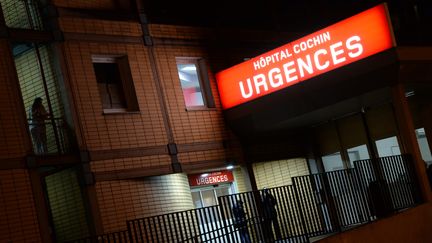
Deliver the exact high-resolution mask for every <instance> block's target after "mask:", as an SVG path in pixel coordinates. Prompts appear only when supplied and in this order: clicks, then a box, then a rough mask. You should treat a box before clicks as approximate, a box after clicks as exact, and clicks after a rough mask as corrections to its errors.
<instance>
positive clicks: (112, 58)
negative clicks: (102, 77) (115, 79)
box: [91, 54, 140, 114]
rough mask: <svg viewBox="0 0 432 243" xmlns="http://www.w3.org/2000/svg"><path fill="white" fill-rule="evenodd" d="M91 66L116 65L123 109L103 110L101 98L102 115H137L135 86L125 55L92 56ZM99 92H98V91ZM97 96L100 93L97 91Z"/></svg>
mask: <svg viewBox="0 0 432 243" xmlns="http://www.w3.org/2000/svg"><path fill="white" fill-rule="evenodd" d="M91 59H92V66H93V64H94V63H114V64H116V65H117V68H118V71H119V77H120V80H119V81H120V83H119V84H118V85H121V88H122V90H121V91H122V93H123V94H122V95H123V98H124V101H125V107H121V108H103V100H102V97H101V103H102V109H103V114H119V113H139V112H140V109H139V105H138V98H137V96H136V91H135V85H134V81H133V78H132V72H131V69H130V65H129V60H128V56H127V55H125V54H124V55H123V54H114V55H113V54H92V55H91ZM93 72H94V75H95V79H96V83H97V84H98V83H99V82H98V80H97V75H96V71H95V69H94V67H93ZM98 91H99V90H98ZM99 96H101V93H100V91H99Z"/></svg>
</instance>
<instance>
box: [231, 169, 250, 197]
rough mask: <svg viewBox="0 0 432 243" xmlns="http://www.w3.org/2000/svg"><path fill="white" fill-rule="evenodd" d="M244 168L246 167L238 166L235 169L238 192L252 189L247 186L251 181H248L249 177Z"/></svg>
mask: <svg viewBox="0 0 432 243" xmlns="http://www.w3.org/2000/svg"><path fill="white" fill-rule="evenodd" d="M243 169H244V168H236V169H235V170H233V175H234V180H235V182H236V183H237V190H238V192H247V191H250V190H251V189H250V188H249V187H248V186H247V185H248V184H249V182H247V181H246V180H248V179H247V178H246V176H245V174H244V171H243Z"/></svg>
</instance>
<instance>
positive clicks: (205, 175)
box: [201, 173, 209, 177]
mask: <svg viewBox="0 0 432 243" xmlns="http://www.w3.org/2000/svg"><path fill="white" fill-rule="evenodd" d="M208 175H209V174H208V173H204V174H202V175H201V177H207V176H208Z"/></svg>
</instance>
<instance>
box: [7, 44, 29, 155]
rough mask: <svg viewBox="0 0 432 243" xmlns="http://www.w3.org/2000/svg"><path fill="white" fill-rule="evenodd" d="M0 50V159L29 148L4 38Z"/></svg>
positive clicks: (13, 70)
mask: <svg viewBox="0 0 432 243" xmlns="http://www.w3.org/2000/svg"><path fill="white" fill-rule="evenodd" d="M0 52H1V53H3V56H2V58H0V87H1V89H0V138H1V139H0V159H1V158H15V157H21V156H24V155H25V153H26V150H28V149H29V148H30V139H29V136H28V134H27V132H26V124H25V117H23V116H24V111H22V110H23V108H22V103H21V101H20V100H21V98H20V97H19V96H20V95H19V86H18V81H17V79H16V75H14V73H15V69H14V66H13V60H12V58H11V55H10V54H9V53H10V47H9V45H8V43H7V42H6V41H4V40H0ZM17 111H22V113H20V112H17Z"/></svg>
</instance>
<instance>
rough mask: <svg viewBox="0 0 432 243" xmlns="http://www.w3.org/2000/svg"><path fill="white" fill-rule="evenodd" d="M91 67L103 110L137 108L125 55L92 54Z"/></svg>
mask: <svg viewBox="0 0 432 243" xmlns="http://www.w3.org/2000/svg"><path fill="white" fill-rule="evenodd" d="M93 68H94V71H95V75H96V80H97V84H98V90H99V94H100V97H101V100H102V108H103V109H104V112H107V113H109V112H122V111H138V110H139V109H138V102H137V98H136V94H135V88H134V85H133V80H132V76H131V73H130V68H129V63H128V61H127V57H126V56H122V57H116V56H114V57H113V56H99V55H98V56H93Z"/></svg>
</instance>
